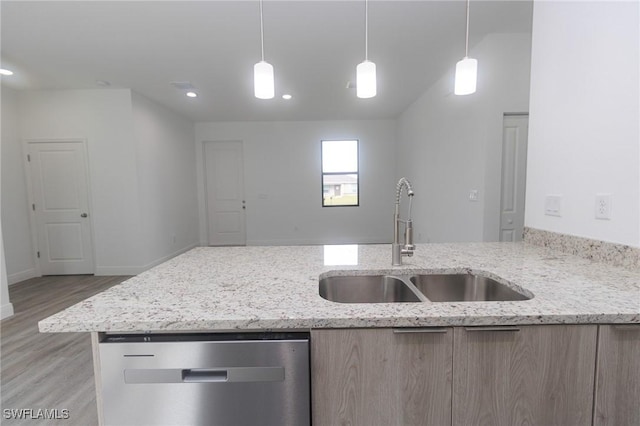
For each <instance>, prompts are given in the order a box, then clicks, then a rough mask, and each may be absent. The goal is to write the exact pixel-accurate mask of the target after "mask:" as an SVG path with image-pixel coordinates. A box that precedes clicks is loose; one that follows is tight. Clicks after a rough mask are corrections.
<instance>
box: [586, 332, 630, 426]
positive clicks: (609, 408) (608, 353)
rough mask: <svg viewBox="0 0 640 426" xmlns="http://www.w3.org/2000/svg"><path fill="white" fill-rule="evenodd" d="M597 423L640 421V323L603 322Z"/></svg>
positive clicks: (618, 425)
mask: <svg viewBox="0 0 640 426" xmlns="http://www.w3.org/2000/svg"><path fill="white" fill-rule="evenodd" d="M595 405H596V408H595V414H594V421H593V424H594V425H595V426H604V425H615V426H625V425H634V426H637V425H640V325H601V326H600V333H599V340H598V367H597V375H596V402H595Z"/></svg>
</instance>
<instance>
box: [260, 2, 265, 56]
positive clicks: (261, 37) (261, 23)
mask: <svg viewBox="0 0 640 426" xmlns="http://www.w3.org/2000/svg"><path fill="white" fill-rule="evenodd" d="M260 49H261V51H262V62H264V22H263V19H262V0H260Z"/></svg>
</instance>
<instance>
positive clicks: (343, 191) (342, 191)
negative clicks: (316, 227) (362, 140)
mask: <svg viewBox="0 0 640 426" xmlns="http://www.w3.org/2000/svg"><path fill="white" fill-rule="evenodd" d="M358 181H359V173H358V141H357V140H341V141H322V207H335V206H357V205H359V201H358V200H359V197H358V192H359V185H358Z"/></svg>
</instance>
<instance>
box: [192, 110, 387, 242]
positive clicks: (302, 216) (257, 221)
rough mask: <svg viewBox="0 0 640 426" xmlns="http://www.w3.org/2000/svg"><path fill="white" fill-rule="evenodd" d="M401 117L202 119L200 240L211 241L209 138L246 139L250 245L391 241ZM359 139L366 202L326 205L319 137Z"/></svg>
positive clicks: (198, 129)
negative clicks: (207, 183)
mask: <svg viewBox="0 0 640 426" xmlns="http://www.w3.org/2000/svg"><path fill="white" fill-rule="evenodd" d="M395 130H396V128H395V121H394V120H379V121H317V122H314V121H310V122H269V123H267V122H248V123H247V122H242V123H196V150H197V156H198V162H197V167H198V195H199V211H200V243H201V244H202V245H207V227H206V208H205V196H204V179H203V172H202V171H203V145H202V143H203V141H224V140H227V141H228V140H241V141H243V144H244V145H243V149H244V170H245V178H244V179H245V196H246V200H247V212H246V213H247V214H246V217H247V219H246V220H247V244H248V245H252V244H253V245H266V244H278V245H279V244H324V243H353V242H360V243H366V242H387V243H388V242H391V240H392V238H393V223H392V220H393V203H394V187H395V181H394V176H395V160H394V158H395ZM340 138H345V139H354V138H355V139H358V140H359V141H360V144H359V146H360V206H359V207H339V208H338V207H331V208H323V207H322V185H321V160H320V141H321V140H322V139H340Z"/></svg>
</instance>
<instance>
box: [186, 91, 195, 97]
mask: <svg viewBox="0 0 640 426" xmlns="http://www.w3.org/2000/svg"><path fill="white" fill-rule="evenodd" d="M187 96H188V97H190V98H197V97H198V94H197V93H196V92H187Z"/></svg>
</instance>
